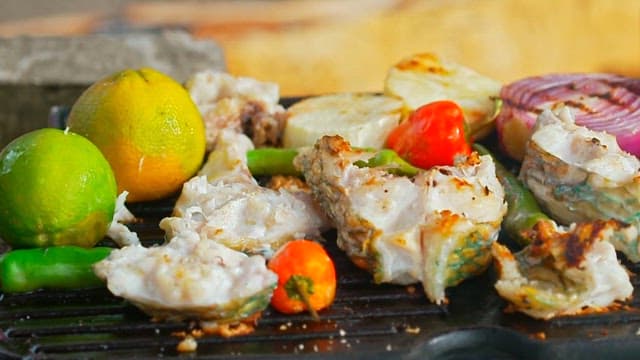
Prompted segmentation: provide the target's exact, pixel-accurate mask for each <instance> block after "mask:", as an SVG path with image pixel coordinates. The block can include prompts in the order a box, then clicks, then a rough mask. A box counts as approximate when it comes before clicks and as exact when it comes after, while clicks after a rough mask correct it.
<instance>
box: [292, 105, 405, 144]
mask: <svg viewBox="0 0 640 360" xmlns="http://www.w3.org/2000/svg"><path fill="white" fill-rule="evenodd" d="M403 113H404V106H403V104H402V101H400V100H398V99H396V98H393V97H390V96H384V95H375V94H359V93H341V94H331V95H322V96H316V97H311V98H307V99H305V100H302V101H300V102H298V103H296V104H294V105H293V106H291V107H290V108H289V109H287V124H286V127H285V129H284V134H283V137H282V144H283V146H284V147H288V148H299V147H303V146H312V145H313V144H314V143H315V142H316V140H317V139H318V138H320V137H321V136H323V135H340V136H342V137H344V138H346V139H348V140H349V141H350V142H351V143H352V144H353V146H359V147H368V148H377V149H379V148H382V147H383V145H384V141H385V139H386V138H387V134H388V133H389V131H391V129H392V128H394V127H395V126H396V125H398V123H399V122H400V119H401V118H402V115H403Z"/></svg>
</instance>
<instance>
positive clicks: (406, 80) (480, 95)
mask: <svg viewBox="0 0 640 360" xmlns="http://www.w3.org/2000/svg"><path fill="white" fill-rule="evenodd" d="M501 87H502V84H501V83H500V82H498V81H496V80H493V79H491V78H489V77H486V76H484V75H481V74H478V73H477V72H475V71H474V70H471V69H469V68H466V67H464V66H462V65H459V64H456V63H453V62H448V61H444V60H441V59H439V58H438V57H437V56H436V55H434V54H430V53H424V54H417V55H414V56H412V57H409V58H406V59H403V60H402V61H400V62H399V63H397V64H396V65H394V66H393V67H392V68H391V69H389V72H388V73H387V77H386V80H385V86H384V93H385V94H386V95H389V96H395V97H399V98H401V99H403V100H404V102H405V104H406V106H407V107H408V108H409V110H415V109H416V108H418V107H420V106H421V105H424V104H427V103H430V102H433V101H437V100H452V101H455V102H456V103H457V104H458V105H460V107H462V110H463V111H464V115H465V119H466V121H467V123H468V124H469V128H470V130H471V134H473V136H474V138H475V139H479V138H482V137H484V136H486V135H487V134H488V133H490V132H491V131H492V129H493V125H494V121H493V120H494V118H495V114H496V112H497V100H496V99H498V95H499V93H500V89H501Z"/></svg>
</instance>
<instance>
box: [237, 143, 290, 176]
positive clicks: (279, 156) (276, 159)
mask: <svg viewBox="0 0 640 360" xmlns="http://www.w3.org/2000/svg"><path fill="white" fill-rule="evenodd" d="M297 155H298V150H296V149H279V148H259V149H253V150H249V151H248V152H247V166H248V167H249V171H250V172H251V174H253V175H292V176H301V174H300V171H298V170H297V169H296V168H295V166H293V159H294V158H295V157H296V156H297Z"/></svg>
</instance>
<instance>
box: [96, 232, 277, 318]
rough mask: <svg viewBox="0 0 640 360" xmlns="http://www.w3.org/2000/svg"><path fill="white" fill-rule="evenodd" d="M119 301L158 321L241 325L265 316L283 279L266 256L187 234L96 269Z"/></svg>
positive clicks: (128, 249) (126, 252) (116, 254)
mask: <svg viewBox="0 0 640 360" xmlns="http://www.w3.org/2000/svg"><path fill="white" fill-rule="evenodd" d="M94 272H95V273H96V275H97V276H98V277H100V278H102V279H104V280H105V281H106V283H107V287H108V288H109V290H110V291H111V292H112V293H113V294H114V295H116V296H120V297H123V298H125V299H126V300H128V301H130V302H131V303H132V304H134V305H135V306H137V307H138V308H140V309H141V310H143V311H144V312H146V313H147V314H149V315H151V316H153V317H154V318H155V319H157V320H177V321H181V320H189V319H195V320H208V321H216V322H218V323H220V324H223V323H234V322H241V321H243V319H248V318H251V317H252V316H254V315H255V314H256V313H259V312H260V311H262V310H263V309H264V308H265V307H266V306H267V305H268V304H269V301H270V299H271V294H272V291H273V289H274V288H275V286H276V284H277V275H276V274H275V273H273V272H271V271H270V270H269V269H267V267H266V265H265V260H264V258H262V257H261V256H252V257H250V256H247V255H245V254H243V253H241V252H238V251H235V250H231V249H229V248H227V247H225V246H223V245H220V244H218V243H217V242H215V241H209V240H207V239H201V237H200V235H198V233H196V232H194V231H182V232H180V233H179V234H178V235H177V236H176V237H175V238H172V239H170V241H169V242H168V243H167V244H165V245H162V246H154V247H149V248H146V247H143V246H141V245H140V244H136V245H130V246H125V247H123V248H122V249H116V250H114V251H113V252H112V253H111V254H110V255H109V256H108V257H107V258H106V259H104V260H102V261H100V262H98V263H97V264H95V265H94Z"/></svg>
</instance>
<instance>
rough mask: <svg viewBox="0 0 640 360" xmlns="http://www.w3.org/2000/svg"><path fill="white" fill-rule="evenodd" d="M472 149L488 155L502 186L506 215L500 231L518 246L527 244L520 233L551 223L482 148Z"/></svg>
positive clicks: (509, 175) (514, 180)
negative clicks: (538, 224) (505, 202)
mask: <svg viewBox="0 0 640 360" xmlns="http://www.w3.org/2000/svg"><path fill="white" fill-rule="evenodd" d="M473 148H474V149H475V150H476V151H477V152H478V153H480V154H484V155H490V156H491V157H492V158H493V162H494V163H495V167H496V177H497V178H498V180H499V181H500V184H502V187H503V188H504V193H505V200H506V201H507V206H508V210H507V214H506V215H505V217H504V219H503V220H502V229H503V230H504V231H505V233H506V234H507V235H508V236H509V237H510V238H511V239H513V240H515V241H516V242H517V243H518V244H519V245H522V246H525V245H528V244H529V239H527V238H526V237H524V236H523V235H522V233H523V232H524V231H526V230H530V229H532V228H533V226H534V225H535V224H536V223H537V222H539V221H552V220H551V219H550V218H549V217H548V216H547V215H546V214H545V213H543V212H542V210H541V209H540V206H539V205H538V202H537V201H536V199H535V198H534V197H533V194H532V193H531V191H529V189H527V187H526V186H525V185H524V184H523V183H522V182H521V181H520V180H519V179H518V178H517V177H516V176H515V175H514V174H513V173H511V172H510V171H509V170H507V169H506V168H505V167H504V165H502V164H501V163H500V162H499V161H498V159H497V158H496V157H495V156H494V155H493V154H492V153H491V152H490V151H489V150H488V149H487V148H485V147H484V146H482V145H480V144H477V143H476V144H473Z"/></svg>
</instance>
